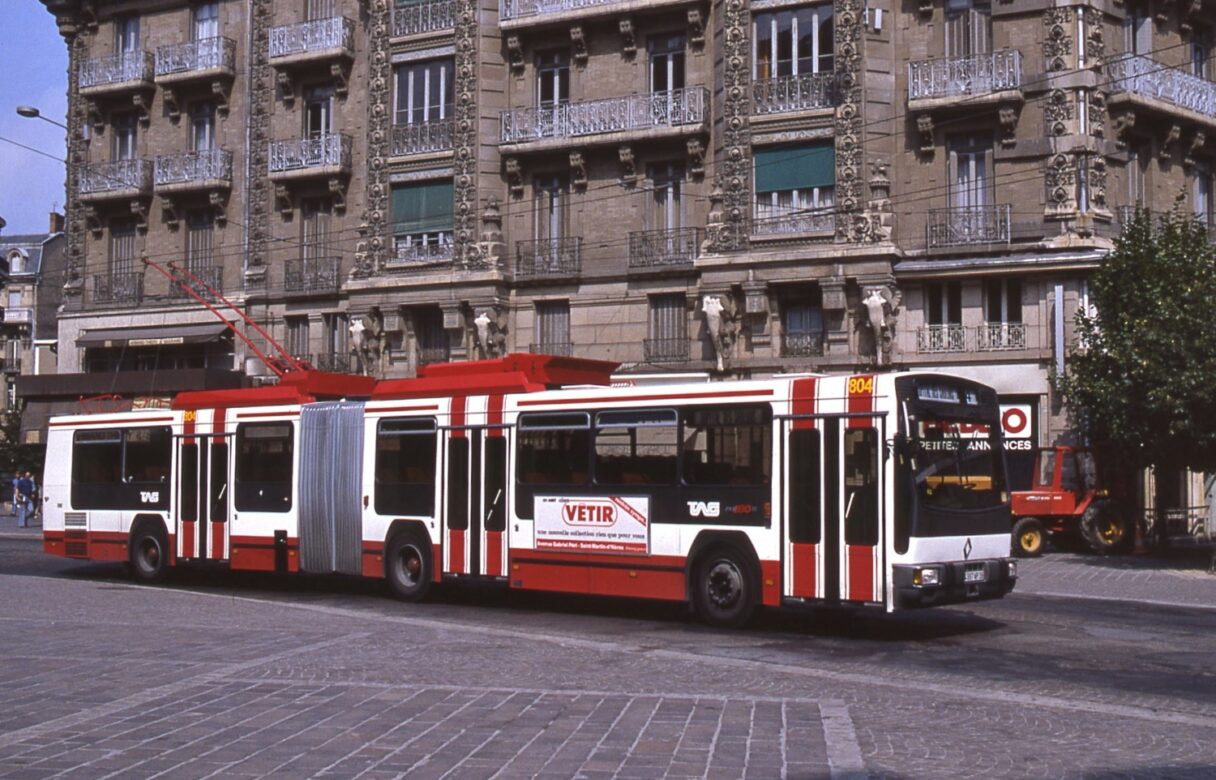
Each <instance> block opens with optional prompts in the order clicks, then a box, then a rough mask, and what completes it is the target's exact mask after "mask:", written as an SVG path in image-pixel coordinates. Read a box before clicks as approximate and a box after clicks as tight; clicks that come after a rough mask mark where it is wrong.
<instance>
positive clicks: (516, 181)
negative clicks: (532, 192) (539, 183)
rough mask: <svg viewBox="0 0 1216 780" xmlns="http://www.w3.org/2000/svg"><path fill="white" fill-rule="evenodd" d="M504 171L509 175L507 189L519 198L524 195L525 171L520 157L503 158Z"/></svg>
mask: <svg viewBox="0 0 1216 780" xmlns="http://www.w3.org/2000/svg"><path fill="white" fill-rule="evenodd" d="M503 171H504V172H505V173H506V176H507V190H508V191H510V193H511V194H512V195H514V196H515V197H517V198H522V197H523V195H524V171H523V168H522V167H521V166H520V163H519V158H518V157H508V158H507V159H505V160H503Z"/></svg>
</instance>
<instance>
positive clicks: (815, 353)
mask: <svg viewBox="0 0 1216 780" xmlns="http://www.w3.org/2000/svg"><path fill="white" fill-rule="evenodd" d="M822 354H823V334H822V333H798V332H790V331H786V332H785V333H784V334H783V335H782V337H781V356H782V357H819V356H821V355H822Z"/></svg>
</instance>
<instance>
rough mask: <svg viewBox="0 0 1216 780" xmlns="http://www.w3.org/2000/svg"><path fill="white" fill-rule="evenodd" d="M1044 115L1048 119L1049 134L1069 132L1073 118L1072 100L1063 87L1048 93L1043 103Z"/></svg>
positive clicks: (1058, 134)
mask: <svg viewBox="0 0 1216 780" xmlns="http://www.w3.org/2000/svg"><path fill="white" fill-rule="evenodd" d="M1043 117H1044V119H1046V120H1047V134H1048V135H1052V136H1061V135H1065V134H1067V133H1068V123H1069V122H1070V121H1071V120H1072V100H1070V99H1069V96H1068V93H1067V92H1065V91H1064V90H1062V89H1053V90H1052V91H1051V92H1049V93H1048V95H1047V102H1046V103H1044V105H1043Z"/></svg>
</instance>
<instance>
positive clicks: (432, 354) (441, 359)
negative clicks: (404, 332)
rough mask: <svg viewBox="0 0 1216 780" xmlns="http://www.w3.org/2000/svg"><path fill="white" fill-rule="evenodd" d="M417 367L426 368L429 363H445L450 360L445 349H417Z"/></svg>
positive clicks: (421, 347) (420, 347)
mask: <svg viewBox="0 0 1216 780" xmlns="http://www.w3.org/2000/svg"><path fill="white" fill-rule="evenodd" d="M417 354H418V365H420V366H426V365H430V364H431V363H446V362H448V360H449V359H450V355H449V353H448V348H447V347H423V346H419V347H418V353H417Z"/></svg>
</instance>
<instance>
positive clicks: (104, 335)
mask: <svg viewBox="0 0 1216 780" xmlns="http://www.w3.org/2000/svg"><path fill="white" fill-rule="evenodd" d="M229 332H230V331H229V330H228V326H227V325H225V324H224V323H222V322H207V323H203V324H201V325H167V326H166V325H162V326H158V327H152V328H107V329H105V330H89V331H85V333H84V335H82V336H81V337H80V338H78V339H76V346H78V347H161V346H173V345H177V344H206V343H208V342H211V341H219V340H220V338H221V337H223V336H224V334H226V333H229Z"/></svg>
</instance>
